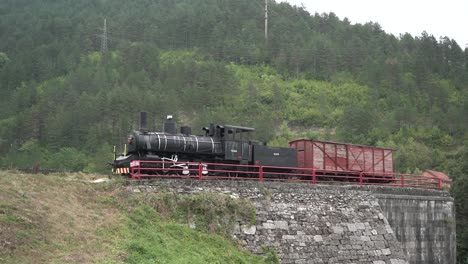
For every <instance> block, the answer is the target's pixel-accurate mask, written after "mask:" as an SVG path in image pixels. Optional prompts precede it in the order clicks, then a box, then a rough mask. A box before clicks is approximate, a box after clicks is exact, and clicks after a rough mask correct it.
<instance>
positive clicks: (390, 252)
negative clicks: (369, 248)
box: [382, 248, 392, 256]
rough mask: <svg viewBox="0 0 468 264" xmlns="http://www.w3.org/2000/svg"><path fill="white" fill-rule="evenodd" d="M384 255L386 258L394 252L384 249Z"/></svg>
mask: <svg viewBox="0 0 468 264" xmlns="http://www.w3.org/2000/svg"><path fill="white" fill-rule="evenodd" d="M382 254H383V255H385V256H388V255H390V254H392V251H391V250H390V249H389V248H384V249H382Z"/></svg>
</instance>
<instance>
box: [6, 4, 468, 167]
mask: <svg viewBox="0 0 468 264" xmlns="http://www.w3.org/2000/svg"><path fill="white" fill-rule="evenodd" d="M263 4H264V1H263V0H254V1H253V0H236V1H232V0H153V1H151V0H135V1H124V0H112V1H110V0H109V1H108V0H100V1H98V0H80V1H75V0H61V1H56V0H42V1H30V0H5V1H1V2H0V39H1V41H0V52H1V53H0V80H1V81H0V96H1V99H0V100H1V102H0V109H1V112H0V144H1V149H2V150H3V152H4V153H5V154H6V155H3V156H2V159H1V163H2V165H3V166H13V167H15V166H17V167H29V166H31V165H32V164H33V163H38V164H40V166H41V167H49V168H62V167H63V168H66V169H72V170H90V171H95V170H104V166H103V164H105V163H106V162H108V161H109V160H111V159H112V154H111V148H112V147H111V146H112V145H119V146H120V145H122V144H123V142H124V140H125V135H126V133H127V132H128V131H129V130H130V129H132V128H135V127H136V123H137V114H138V112H139V111H141V110H145V111H148V112H149V113H150V115H151V116H152V117H154V118H155V119H156V120H155V124H156V125H154V127H153V128H158V127H159V124H160V123H161V120H162V118H163V117H164V116H165V115H166V114H174V115H175V116H176V117H177V118H178V119H179V121H180V122H183V123H186V124H189V125H192V126H193V127H194V129H193V130H194V131H198V130H197V128H199V127H201V126H202V125H206V124H208V123H210V122H218V121H219V122H223V123H233V124H238V125H246V126H253V127H256V128H257V130H258V133H257V137H258V138H259V139H261V140H265V141H270V143H271V144H276V145H284V144H285V143H286V142H287V140H289V139H291V138H294V137H297V136H306V137H314V138H319V139H331V140H337V141H346V142H353V143H361V144H371V145H379V146H386V147H392V148H395V149H396V150H397V153H398V156H397V169H398V170H399V171H402V172H407V171H408V172H414V171H416V172H418V171H419V170H422V169H436V170H442V171H445V172H447V173H451V174H459V173H460V170H462V168H461V165H460V163H462V162H459V161H462V160H463V159H462V157H463V155H464V152H463V151H466V143H464V141H466V140H467V139H468V133H467V126H468V120H467V117H468V107H467V104H466V102H467V96H468V67H467V64H468V51H467V50H466V49H465V50H464V51H463V50H462V48H460V46H459V45H458V44H457V43H456V42H455V41H454V40H452V39H450V38H449V37H444V38H438V37H434V36H432V35H430V34H429V33H425V32H424V33H422V35H421V36H411V35H409V34H406V35H402V36H393V35H390V34H387V33H386V32H384V31H383V30H382V29H381V27H380V26H379V24H378V23H367V24H364V25H361V24H356V25H353V24H351V22H350V21H348V20H347V19H345V20H340V19H339V18H338V17H337V16H336V15H335V14H333V13H330V14H310V13H308V12H307V11H305V10H304V9H302V8H298V7H292V6H290V5H289V4H286V3H275V2H274V1H271V2H270V6H269V10H270V13H269V38H268V41H267V42H266V41H265V39H264V11H263V8H264V6H263ZM104 19H106V20H107V28H106V29H107V33H108V34H107V38H106V39H107V50H106V49H105V47H103V39H104V37H103V36H104V34H103V32H104V30H103V24H104ZM102 51H105V52H102Z"/></svg>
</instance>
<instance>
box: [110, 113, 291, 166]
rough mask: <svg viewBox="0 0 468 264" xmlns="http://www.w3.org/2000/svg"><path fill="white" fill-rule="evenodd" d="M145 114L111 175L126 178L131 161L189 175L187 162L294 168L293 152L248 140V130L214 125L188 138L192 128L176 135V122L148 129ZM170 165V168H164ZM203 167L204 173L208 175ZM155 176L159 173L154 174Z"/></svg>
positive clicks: (182, 129)
mask: <svg viewBox="0 0 468 264" xmlns="http://www.w3.org/2000/svg"><path fill="white" fill-rule="evenodd" d="M146 120H147V116H146V113H144V112H142V113H140V129H139V130H136V131H132V132H130V134H129V135H128V140H127V145H126V146H127V150H126V151H125V152H126V153H124V154H123V155H121V156H119V157H115V160H114V163H113V171H114V172H115V173H120V174H128V173H129V172H130V169H131V165H132V161H137V160H138V161H160V162H159V163H158V162H155V163H150V162H149V163H147V164H146V165H145V166H148V167H151V166H153V167H156V168H159V167H161V166H171V168H178V169H180V172H181V173H182V174H189V173H190V169H189V166H190V162H193V163H197V164H198V163H200V162H201V163H207V164H213V163H214V164H235V165H261V166H278V167H296V165H297V161H296V151H295V150H294V149H292V148H278V147H268V146H266V145H265V144H263V143H261V142H258V141H254V140H252V139H251V137H252V133H253V131H254V130H255V129H254V128H250V127H241V126H232V125H213V124H210V125H209V127H204V128H203V131H204V135H201V136H195V135H191V128H190V127H187V126H182V127H181V128H180V133H177V125H176V122H175V121H174V120H173V119H172V116H167V119H166V121H165V122H164V124H163V132H151V131H148V129H147V121H146ZM170 163H173V165H165V164H170ZM207 166H208V165H206V166H204V168H203V173H204V174H205V173H207ZM155 171H156V172H157V171H158V170H155Z"/></svg>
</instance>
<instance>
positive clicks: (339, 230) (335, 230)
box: [332, 226, 344, 234]
mask: <svg viewBox="0 0 468 264" xmlns="http://www.w3.org/2000/svg"><path fill="white" fill-rule="evenodd" d="M332 230H333V233H337V234H341V233H343V231H344V229H343V227H342V226H332Z"/></svg>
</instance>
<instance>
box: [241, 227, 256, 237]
mask: <svg viewBox="0 0 468 264" xmlns="http://www.w3.org/2000/svg"><path fill="white" fill-rule="evenodd" d="M241 230H242V233H244V234H246V235H254V234H255V232H257V227H256V226H254V225H252V226H248V225H242V226H241Z"/></svg>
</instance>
